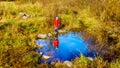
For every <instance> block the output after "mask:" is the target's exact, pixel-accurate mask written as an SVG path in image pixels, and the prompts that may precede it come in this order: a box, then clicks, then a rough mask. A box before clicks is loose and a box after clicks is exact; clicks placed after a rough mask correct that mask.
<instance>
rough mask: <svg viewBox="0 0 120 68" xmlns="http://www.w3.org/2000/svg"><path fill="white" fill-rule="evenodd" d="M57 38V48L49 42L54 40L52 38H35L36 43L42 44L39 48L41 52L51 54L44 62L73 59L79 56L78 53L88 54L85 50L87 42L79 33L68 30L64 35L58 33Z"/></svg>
mask: <svg viewBox="0 0 120 68" xmlns="http://www.w3.org/2000/svg"><path fill="white" fill-rule="evenodd" d="M58 39H59V47H58V49H55V48H54V44H51V42H54V41H52V40H49V39H46V40H42V39H38V40H37V43H36V44H37V45H40V44H43V48H42V49H41V51H42V52H43V54H45V55H48V56H51V58H50V59H49V60H47V61H45V62H48V63H50V62H52V61H53V62H54V61H55V62H56V61H65V60H73V59H74V58H75V57H79V56H80V53H82V54H83V55H84V56H88V55H89V54H88V52H87V51H88V50H87V43H85V42H84V40H83V39H82V38H81V37H80V33H74V32H69V33H68V34H64V35H62V34H60V35H59V36H58ZM56 59H57V60H56Z"/></svg>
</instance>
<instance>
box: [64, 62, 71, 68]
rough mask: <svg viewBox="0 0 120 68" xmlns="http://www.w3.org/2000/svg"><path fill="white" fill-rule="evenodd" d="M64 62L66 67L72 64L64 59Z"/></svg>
mask: <svg viewBox="0 0 120 68" xmlns="http://www.w3.org/2000/svg"><path fill="white" fill-rule="evenodd" d="M64 64H66V65H67V66H68V67H71V66H72V65H73V64H72V62H70V61H64Z"/></svg>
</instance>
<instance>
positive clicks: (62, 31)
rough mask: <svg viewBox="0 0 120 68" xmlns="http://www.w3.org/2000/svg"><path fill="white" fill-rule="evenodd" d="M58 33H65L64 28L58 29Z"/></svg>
mask: <svg viewBox="0 0 120 68" xmlns="http://www.w3.org/2000/svg"><path fill="white" fill-rule="evenodd" d="M58 32H59V33H66V32H67V31H66V30H58Z"/></svg>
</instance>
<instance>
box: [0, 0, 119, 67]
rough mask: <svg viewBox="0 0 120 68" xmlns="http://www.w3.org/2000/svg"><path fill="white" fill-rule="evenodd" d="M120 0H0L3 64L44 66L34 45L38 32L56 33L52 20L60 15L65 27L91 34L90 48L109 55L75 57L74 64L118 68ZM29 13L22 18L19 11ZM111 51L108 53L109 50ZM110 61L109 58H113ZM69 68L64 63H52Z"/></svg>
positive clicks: (0, 60)
mask: <svg viewBox="0 0 120 68" xmlns="http://www.w3.org/2000/svg"><path fill="white" fill-rule="evenodd" d="M119 3H120V0H109V1H108V0H104V1H102V0H94V1H92V0H69V1H68V0H66V1H64V0H61V1H56V0H48V1H41V0H36V1H34V0H29V1H26V0H20V1H18V0H15V1H9V0H7V1H0V67H1V68H2V67H5V68H6V67H7V68H10V67H13V68H16V67H18V68H21V67H28V68H31V67H32V68H33V67H45V68H48V65H47V64H41V65H37V57H38V55H37V54H36V53H35V51H34V50H33V48H34V47H35V38H36V36H37V35H38V34H39V33H53V31H54V30H53V20H54V18H55V16H59V17H60V19H61V23H62V24H64V25H65V27H64V28H63V29H65V30H67V31H70V30H74V31H82V37H83V38H84V39H85V40H89V39H91V38H92V40H93V41H92V43H91V44H90V47H91V49H93V50H96V51H98V52H100V53H101V51H102V50H108V51H109V52H110V56H107V59H106V57H105V54H101V57H98V58H96V60H95V61H92V62H91V61H89V60H87V58H85V57H83V56H81V57H80V58H76V59H75V60H73V61H72V62H73V68H78V67H79V68H83V67H86V68H88V67H90V68H91V67H92V68H94V67H96V68H108V67H111V68H119V67H120V62H119V56H120V51H119V49H120V46H119V45H120V35H119V34H120V27H119V26H120V24H119V23H120V7H119V6H120V4H119ZM20 12H24V13H26V14H29V15H30V17H29V18H28V19H23V18H22V17H21V16H20V15H19V13H20ZM107 55H109V54H107ZM113 56H114V57H113ZM111 57H112V58H113V60H112V61H111V62H108V60H109V59H110V58H111ZM53 67H55V68H61V67H63V68H66V67H67V66H66V65H65V64H63V63H57V64H56V65H53Z"/></svg>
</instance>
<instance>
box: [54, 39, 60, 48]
mask: <svg viewBox="0 0 120 68" xmlns="http://www.w3.org/2000/svg"><path fill="white" fill-rule="evenodd" d="M53 44H54V47H55V48H58V45H59V40H58V39H57V40H54V42H53Z"/></svg>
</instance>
